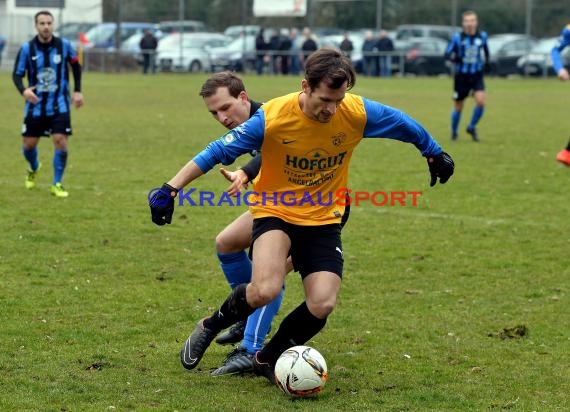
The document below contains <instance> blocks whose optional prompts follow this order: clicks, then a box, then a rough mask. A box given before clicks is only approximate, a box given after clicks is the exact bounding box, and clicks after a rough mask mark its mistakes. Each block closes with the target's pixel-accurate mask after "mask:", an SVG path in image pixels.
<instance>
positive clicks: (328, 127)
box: [151, 48, 454, 383]
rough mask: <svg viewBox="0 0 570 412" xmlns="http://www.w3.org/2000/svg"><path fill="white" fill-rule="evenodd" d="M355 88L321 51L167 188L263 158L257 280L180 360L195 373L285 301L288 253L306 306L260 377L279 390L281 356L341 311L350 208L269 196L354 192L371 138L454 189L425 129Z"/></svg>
mask: <svg viewBox="0 0 570 412" xmlns="http://www.w3.org/2000/svg"><path fill="white" fill-rule="evenodd" d="M354 82H355V73H354V69H353V67H352V64H351V63H350V61H349V60H348V59H347V58H346V57H345V56H344V55H343V54H342V53H341V52H340V51H338V50H334V49H326V48H324V49H321V50H318V51H316V52H314V53H313V54H311V56H310V57H309V58H308V59H307V61H306V65H305V78H304V79H303V80H302V83H301V92H294V93H290V94H288V95H285V96H282V97H279V98H276V99H272V100H270V101H269V102H267V103H265V104H264V105H263V106H262V107H261V108H260V109H259V110H258V111H257V112H256V114H255V115H254V116H253V117H251V118H250V119H249V120H247V121H246V122H245V123H243V124H241V125H240V126H239V127H237V128H234V129H232V130H230V131H229V132H228V133H226V134H225V135H224V136H222V137H221V138H220V139H219V140H217V141H214V142H212V143H210V144H209V145H208V147H207V148H206V149H205V150H203V151H202V152H201V153H199V154H198V155H197V156H195V157H194V159H193V160H191V161H190V162H188V163H187V164H186V166H184V167H183V168H182V169H181V170H180V171H179V172H178V173H177V174H176V176H174V177H173V178H172V179H171V180H170V181H169V182H168V183H167V184H168V188H169V194H170V195H171V196H172V197H175V196H176V194H177V191H178V189H180V188H182V187H184V186H186V185H187V184H189V183H190V182H192V181H193V180H195V179H197V178H198V177H199V176H201V175H202V174H204V173H205V172H207V171H208V170H210V169H211V168H212V167H213V166H214V165H215V164H217V163H223V164H229V163H231V162H233V161H234V160H235V159H236V158H237V157H238V156H239V155H241V154H244V153H247V152H249V151H251V150H257V149H260V148H261V149H262V153H263V156H262V166H261V173H260V177H259V179H258V180H257V182H256V193H257V194H255V193H254V196H253V199H250V200H251V203H252V205H251V208H250V210H251V212H252V215H253V218H254V223H253V236H252V239H253V240H252V249H253V250H252V257H253V276H252V280H251V282H249V283H248V284H241V285H239V286H237V287H235V288H234V289H233V291H232V292H231V294H230V295H229V296H228V298H227V299H226V301H225V302H224V303H223V304H222V305H221V306H220V308H219V309H218V310H216V311H215V312H214V313H212V315H211V316H209V317H207V318H204V319H202V320H200V321H199V322H198V323H197V324H196V327H195V329H194V331H193V332H192V334H191V335H190V337H189V338H188V339H187V341H186V343H185V345H184V347H183V348H182V350H181V354H180V355H181V359H182V363H183V364H184V366H185V367H186V368H187V369H193V368H195V367H196V366H197V365H198V363H199V362H200V360H201V358H202V356H203V355H204V353H205V351H206V349H207V348H208V346H209V345H210V343H211V342H212V341H213V340H214V338H215V337H216V335H217V334H218V333H219V332H220V331H221V330H222V329H224V328H226V327H228V326H230V325H232V324H234V323H235V322H237V321H239V320H242V319H245V318H246V317H247V316H249V314H251V313H253V311H254V310H255V308H257V307H260V306H263V305H264V304H266V303H268V302H270V301H271V300H273V299H274V298H275V297H276V296H277V295H278V293H279V292H280V291H281V288H282V285H283V280H284V277H285V274H286V261H287V257H288V255H289V254H290V255H291V257H292V258H293V263H294V265H295V269H296V270H298V271H299V273H300V274H301V278H302V281H303V286H304V291H305V301H303V302H302V303H301V304H300V305H299V306H298V307H297V308H296V309H294V310H293V311H292V312H291V313H290V314H289V315H287V316H286V317H285V319H284V320H283V321H282V322H281V325H280V327H279V329H278V330H277V332H276V334H275V335H274V336H273V337H272V338H271V340H270V341H269V342H268V343H267V345H265V347H264V348H263V349H262V350H261V351H259V352H257V353H256V355H255V357H254V360H253V369H254V372H255V373H256V374H258V375H261V376H265V377H266V378H268V379H269V380H270V381H271V382H273V383H275V376H274V372H273V368H274V364H275V361H276V360H277V358H278V357H279V355H280V354H281V353H282V352H283V351H284V350H285V349H287V348H289V347H291V346H294V345H300V344H303V343H305V342H307V341H308V340H309V339H310V338H312V337H313V336H314V335H316V334H317V333H318V332H319V331H320V330H321V329H322V328H323V327H324V326H325V324H326V320H327V317H328V315H329V314H330V313H331V312H332V310H333V309H334V307H335V305H336V298H337V295H338V293H339V290H340V283H341V277H342V269H343V256H342V242H341V238H340V229H341V226H340V224H341V220H342V215H343V211H344V206H343V205H339V204H338V203H337V202H331V203H328V204H325V205H322V204H319V205H315V204H313V205H310V204H306V203H303V204H290V203H289V204H286V205H285V204H279V203H277V204H275V203H272V202H264V201H262V200H261V199H262V198H263V196H264V195H265V194H267V193H273V194H276V193H277V194H278V193H290V194H292V195H293V196H294V197H295V198H299V197H298V196H303V197H304V194H305V193H306V192H310V194H311V195H312V196H318V194H325V193H335V192H336V190H338V189H339V188H342V187H347V183H348V166H349V163H350V158H351V156H352V152H353V150H354V148H355V147H356V146H357V145H358V143H359V142H360V141H361V140H362V138H363V137H385V138H392V139H397V140H401V141H404V142H408V143H412V144H414V145H415V146H416V148H417V149H418V150H419V151H420V152H421V153H422V154H423V155H424V156H425V157H426V158H427V163H428V166H429V171H430V175H431V183H430V185H431V186H433V185H435V184H436V182H437V180H438V179H439V181H440V183H445V182H447V180H448V179H449V178H450V177H451V175H452V174H453V170H454V163H453V160H452V159H451V157H450V156H449V155H448V154H447V153H444V152H443V151H442V149H441V147H440V146H439V145H438V143H437V142H436V141H435V140H434V139H433V138H432V137H431V136H430V135H429V133H428V132H427V131H426V130H425V129H424V128H423V127H422V126H421V125H419V124H418V123H417V122H416V121H415V120H413V119H412V118H410V117H409V116H407V115H406V114H404V113H403V112H401V111H399V110H396V109H393V108H390V107H388V106H385V105H382V104H381V103H378V102H374V101H371V100H368V99H366V98H364V97H361V96H357V95H354V94H350V93H347V91H348V90H349V89H350V88H352V87H353V86H354ZM323 156H326V157H323ZM322 159H325V161H324V162H322V161H321V160H322ZM309 166H310V167H309ZM291 176H298V177H299V178H302V179H301V181H302V182H304V183H299V179H294V180H292V179H291ZM172 204H173V203H172ZM157 206H159V205H157ZM157 206H154V205H153V203H152V201H151V211H152V212H153V221H155V218H156V217H159V215H160V214H165V215H166V214H168V215H170V216H171V215H172V210H171V209H170V208H164V207H157Z"/></svg>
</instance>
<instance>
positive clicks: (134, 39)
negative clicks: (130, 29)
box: [121, 30, 164, 64]
mask: <svg viewBox="0 0 570 412" xmlns="http://www.w3.org/2000/svg"><path fill="white" fill-rule="evenodd" d="M143 36H144V33H135V34H133V35H132V36H131V37H129V38H128V39H127V40H125V41H124V42H123V43H122V44H121V51H122V52H125V53H129V54H131V55H133V56H134V57H135V58H136V60H137V62H138V63H139V64H142V62H143V55H142V53H141V47H140V44H141V40H142V38H143ZM154 36H155V37H156V39H157V40H158V41H159V42H160V40H161V39H162V38H164V34H163V33H162V32H161V31H160V30H157V31H156V32H155V33H154Z"/></svg>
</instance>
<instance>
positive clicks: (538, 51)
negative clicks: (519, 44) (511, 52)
mask: <svg viewBox="0 0 570 412" xmlns="http://www.w3.org/2000/svg"><path fill="white" fill-rule="evenodd" d="M558 39H559V38H558V37H549V38H546V39H541V40H539V41H538V42H537V43H536V44H535V45H534V47H533V48H532V49H531V50H530V52H529V53H528V54H525V55H524V56H522V57H520V58H519V59H518V61H517V70H518V73H519V74H522V75H524V74H528V75H530V76H544V75H548V76H555V75H556V73H554V68H553V66H552V58H551V57H550V52H551V51H552V48H553V47H554V45H555V44H556V42H557V41H558ZM561 59H562V64H563V65H564V66H565V67H566V68H568V69H570V49H568V48H566V49H564V50H563V51H562V53H561Z"/></svg>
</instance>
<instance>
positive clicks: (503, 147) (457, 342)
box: [0, 73, 570, 411]
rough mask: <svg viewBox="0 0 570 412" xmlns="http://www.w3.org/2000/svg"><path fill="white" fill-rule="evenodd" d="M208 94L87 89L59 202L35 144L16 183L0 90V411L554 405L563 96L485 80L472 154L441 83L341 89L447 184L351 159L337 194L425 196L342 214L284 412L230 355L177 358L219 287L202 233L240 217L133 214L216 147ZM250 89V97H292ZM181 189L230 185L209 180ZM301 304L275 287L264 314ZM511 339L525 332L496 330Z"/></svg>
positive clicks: (45, 156)
mask: <svg viewBox="0 0 570 412" xmlns="http://www.w3.org/2000/svg"><path fill="white" fill-rule="evenodd" d="M204 79H205V75H198V76H192V75H188V76H166V75H165V76H162V75H161V76H155V77H143V76H141V75H99V74H91V73H88V74H86V75H85V77H84V94H85V98H86V106H85V107H84V108H82V109H81V110H79V111H77V112H75V113H74V115H73V126H74V130H75V135H74V136H73V137H72V139H71V142H70V157H69V163H68V169H67V172H66V176H65V185H66V187H67V188H68V189H69V191H70V197H69V198H68V199H64V200H61V199H54V198H53V197H52V196H51V195H50V193H49V186H50V182H51V176H52V172H51V156H52V153H53V148H52V145H51V142H50V141H49V140H47V139H46V140H44V141H42V142H41V145H40V157H41V159H42V161H43V164H44V169H43V171H42V174H41V176H40V178H39V187H38V188H37V189H36V190H33V191H26V190H25V189H24V188H23V178H24V170H25V167H26V165H25V162H24V160H23V158H22V155H21V148H20V145H21V143H20V138H19V130H20V125H21V116H22V104H23V101H22V99H21V98H20V97H19V96H18V94H17V92H16V91H15V89H14V88H12V86H11V84H10V81H11V80H10V77H9V74H8V73H3V74H1V75H0V80H2V84H3V85H4V87H3V90H4V91H3V92H2V93H1V94H0V107H1V108H2V109H1V110H2V121H1V122H0V135H1V136H2V139H0V161H1V164H2V170H3V172H2V175H1V177H0V181H1V183H2V210H1V212H0V228H1V234H0V244H1V248H0V313H1V317H0V319H1V321H2V326H1V328H2V332H1V333H0V347H1V348H2V350H1V351H0V392H1V394H2V395H1V396H0V410H7V411H8V410H10V411H11V410H14V411H23V410H42V411H62V410H66V411H80V410H81V411H83V410H112V409H113V408H116V410H219V411H226V410H238V411H251V410H259V411H261V410H273V411H281V410H307V411H314V410H323V411H332V410H355V411H367V410H385V411H417V410H448V411H455V410H474V411H475V410H476V411H479V410H502V409H512V410H521V411H532V410H537V411H556V410H560V411H562V410H568V409H570V400H569V399H570V398H569V397H568V394H569V393H570V384H569V379H568V377H569V375H568V370H569V367H570V355H569V354H570V334H569V331H570V302H569V297H570V277H569V275H570V270H569V267H568V262H569V258H568V250H569V246H570V236H569V235H568V234H569V233H570V224H569V222H568V211H569V208H568V190H567V188H568V181H569V180H568V179H569V175H568V174H569V173H570V170H568V169H566V168H564V167H562V166H561V165H559V164H557V163H556V162H555V161H554V156H555V154H556V152H557V151H558V150H559V149H560V148H561V147H562V146H563V145H565V144H566V141H567V139H568V137H570V136H569V135H568V129H569V127H570V122H569V120H568V116H567V110H566V109H565V108H566V107H567V105H568V98H569V96H570V89H569V88H568V87H569V86H568V85H566V84H562V83H559V82H557V81H555V80H547V81H543V80H538V81H535V80H526V81H525V80H494V79H490V80H488V81H487V86H488V109H487V112H486V113H485V117H484V118H483V120H482V122H481V124H480V127H479V131H480V135H481V138H482V142H481V143H480V144H475V143H472V142H471V141H469V139H468V138H467V136H465V133H461V135H460V140H459V141H458V142H455V143H451V142H450V141H449V140H448V139H449V132H448V127H449V126H448V124H449V114H450V111H451V99H450V96H451V80H449V79H420V78H418V79H391V80H383V79H382V80H378V79H365V78H359V79H358V82H357V86H356V88H355V92H357V93H361V94H364V95H366V96H367V97H370V98H373V99H377V100H380V101H382V102H384V103H386V104H389V105H392V106H395V107H399V108H401V109H403V110H405V111H407V112H408V113H410V114H411V115H413V116H414V117H415V118H417V119H418V120H419V121H420V122H421V123H423V124H424V125H425V126H426V127H427V128H428V129H429V130H430V131H431V132H432V134H433V135H434V136H435V137H436V138H438V140H439V141H440V143H442V144H443V145H444V147H445V149H446V150H447V151H448V152H449V153H451V154H452V155H453V157H454V159H455V161H456V165H457V168H456V175H455V176H454V177H453V178H452V180H451V181H450V182H449V183H448V184H446V185H444V186H440V185H438V186H436V187H435V188H429V185H428V173H427V167H426V164H425V160H424V159H423V158H421V156H419V154H418V152H417V151H416V149H415V148H414V147H412V146H410V145H406V144H402V143H399V142H394V141H389V140H384V141H379V140H376V141H374V140H371V139H370V140H368V141H364V142H363V143H362V144H361V145H360V147H359V148H358V149H357V151H356V153H355V155H354V158H353V163H352V169H351V177H350V179H351V181H350V185H351V188H353V189H354V190H372V191H376V190H383V191H389V190H400V191H408V190H419V191H422V195H421V196H419V197H418V205H417V206H416V207H411V206H408V207H401V206H400V207H398V206H395V207H374V206H372V205H371V204H370V203H366V204H364V205H362V206H361V207H354V208H353V209H352V210H353V213H352V216H351V219H350V222H349V223H348V225H347V227H346V228H345V230H344V233H343V235H344V236H343V238H344V249H345V258H346V260H345V262H346V265H345V276H344V281H343V288H342V290H341V294H340V297H339V302H338V306H337V308H336V310H335V311H334V312H333V314H332V315H331V316H330V318H329V321H328V324H327V326H326V328H325V329H324V330H323V331H322V332H321V333H320V334H318V335H317V336H316V337H315V338H314V339H313V340H312V341H311V342H310V343H309V344H311V345H312V346H315V347H316V348H317V349H319V350H320V351H321V352H322V353H323V354H324V356H325V358H326V359H327V362H328V365H329V370H330V380H329V382H328V384H327V386H326V389H325V391H324V392H323V393H322V394H320V395H319V396H318V397H316V398H314V399H309V400H300V401H295V402H292V401H290V400H289V399H287V398H286V397H285V396H283V395H282V394H281V393H280V392H279V391H278V390H276V389H275V388H272V387H270V386H269V385H268V384H267V383H266V382H265V381H264V380H262V379H259V378H253V377H242V378H239V377H223V378H212V377H210V376H209V370H210V369H211V368H214V367H217V366H219V364H220V362H221V361H222V360H223V358H224V355H225V354H226V352H227V348H221V347H218V346H217V345H213V346H212V347H211V348H210V350H209V351H208V353H207V354H206V356H205V357H204V359H203V360H202V363H201V364H200V367H199V369H198V370H196V371H193V372H188V371H185V370H184V369H183V368H182V367H181V366H180V363H179V360H178V351H179V349H180V347H181V345H182V343H183V341H184V340H185V339H186V337H187V335H188V333H189V332H190V331H191V330H192V328H193V325H194V323H195V322H196V320H197V319H199V318H200V317H202V316H204V315H206V314H207V313H208V312H210V311H211V310H213V309H214V308H215V307H216V306H217V305H218V304H219V303H220V302H221V300H222V299H223V298H224V297H225V296H226V295H227V293H228V287H227V285H226V283H225V281H224V279H223V276H222V274H221V271H220V269H219V267H218V263H217V260H216V259H215V253H214V238H215V236H216V234H217V233H218V232H219V231H220V230H221V229H222V228H223V227H224V226H225V225H226V224H228V223H229V222H230V221H231V220H232V219H233V218H234V217H236V216H238V215H239V214H240V213H241V212H242V211H243V208H238V207H219V208H217V207H203V208H199V209H198V208H190V207H188V206H186V207H184V208H178V209H177V210H176V212H175V216H174V221H173V224H172V225H171V226H168V227H157V226H155V225H153V224H152V223H151V221H150V215H149V210H148V206H147V198H146V195H147V193H148V191H149V190H150V189H151V188H153V187H156V186H159V185H161V184H162V183H163V182H164V181H166V180H167V179H169V178H170V177H171V176H173V175H174V173H175V172H177V171H178V169H179V168H180V167H181V166H182V165H183V164H184V163H185V162H186V161H187V160H189V159H190V158H191V157H192V156H193V155H194V154H195V153H196V152H197V151H199V150H200V149H201V148H203V147H204V146H205V145H206V144H207V143H208V142H209V141H210V140H212V139H213V138H215V137H217V136H219V135H221V134H222V133H223V132H224V130H223V128H222V127H221V126H220V125H219V124H217V123H215V122H214V121H213V120H212V119H211V118H210V115H209V114H208V113H207V111H206V109H205V107H204V106H203V104H202V102H201V99H200V97H199V96H198V95H197V94H198V90H199V87H200V85H201V83H202V82H203V80H204ZM245 80H246V84H247V85H248V89H249V93H250V95H251V96H252V97H253V98H255V99H257V100H266V99H269V98H271V97H273V96H277V95H280V94H284V93H287V92H290V91H294V90H297V89H298V88H299V84H300V79H297V78H293V77H289V78H284V77H266V78H257V77H246V78H245ZM472 105H473V102H472V101H471V100H470V101H468V103H467V104H466V111H465V113H464V116H463V122H462V125H463V127H462V131H463V130H464V127H465V124H466V121H467V120H468V118H469V117H470V114H471V113H470V112H471V110H472V107H473V106H472ZM246 160H247V159H246V158H244V159H242V160H239V161H238V162H237V163H238V164H243V163H244V162H245V161H246ZM193 187H198V188H201V189H203V190H215V191H221V190H223V189H225V187H226V183H225V182H224V181H223V180H222V178H221V177H219V175H218V174H217V173H216V172H212V173H210V174H209V175H207V176H205V177H204V178H202V179H201V180H199V181H198V182H197V183H196V184H195V185H193ZM301 299H302V291H301V282H300V281H299V278H298V275H296V274H291V275H290V276H289V277H288V279H287V291H286V294H285V299H284V303H283V306H282V309H281V312H280V314H279V315H278V319H277V321H279V320H280V319H282V317H283V316H284V315H285V314H287V313H288V312H289V311H290V310H291V309H292V308H293V307H295V306H297V305H298V303H299V302H300V301H301ZM276 325H277V324H275V325H274V330H275V328H276ZM516 325H525V326H526V327H527V328H528V335H527V336H524V337H523V338H521V339H509V340H502V339H500V338H498V337H497V334H498V332H500V331H501V330H502V329H503V328H510V327H514V326H516ZM489 335H491V336H489ZM112 407H113V408H112Z"/></svg>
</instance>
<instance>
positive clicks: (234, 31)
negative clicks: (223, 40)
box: [224, 25, 261, 39]
mask: <svg viewBox="0 0 570 412" xmlns="http://www.w3.org/2000/svg"><path fill="white" fill-rule="evenodd" d="M260 29H261V26H257V25H246V26H242V25H239V26H229V27H227V28H226V29H225V30H224V35H225V36H228V37H231V38H234V39H235V38H237V37H239V36H241V35H242V34H243V33H244V32H245V34H248V35H252V36H257V34H258V33H259V30H260Z"/></svg>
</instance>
